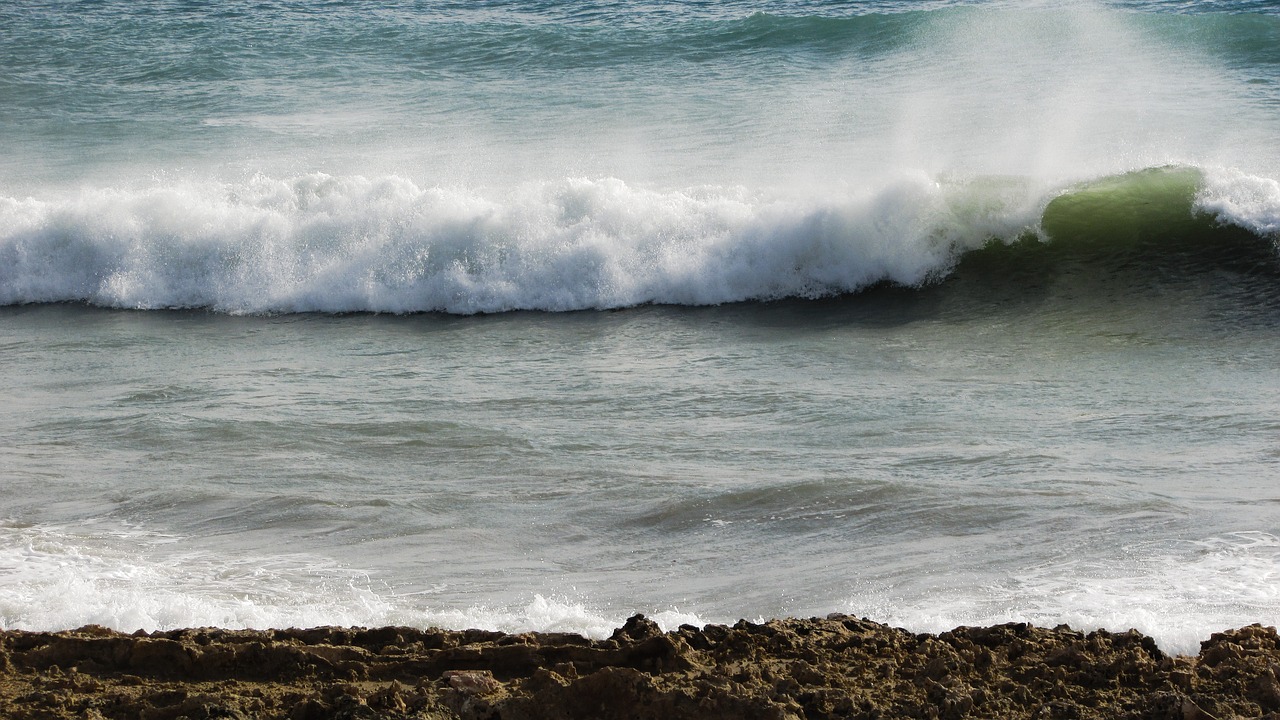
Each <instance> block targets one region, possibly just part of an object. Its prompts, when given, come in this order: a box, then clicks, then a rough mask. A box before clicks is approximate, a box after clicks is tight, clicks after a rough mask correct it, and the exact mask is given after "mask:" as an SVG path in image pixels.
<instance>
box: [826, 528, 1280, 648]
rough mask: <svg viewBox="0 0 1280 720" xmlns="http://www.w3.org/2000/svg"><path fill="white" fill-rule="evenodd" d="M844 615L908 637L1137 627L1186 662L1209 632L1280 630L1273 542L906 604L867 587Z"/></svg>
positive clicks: (1060, 566)
mask: <svg viewBox="0 0 1280 720" xmlns="http://www.w3.org/2000/svg"><path fill="white" fill-rule="evenodd" d="M844 609H845V610H846V611H847V612H850V613H852V614H858V615H867V616H870V617H871V618H873V619H875V620H879V621H881V622H887V623H891V624H894V625H900V626H903V627H906V628H909V629H911V630H913V631H916V632H935V633H936V632H943V631H946V630H949V629H951V628H954V627H957V626H960V625H970V626H973V625H992V624H996V623H1005V622H1029V623H1032V624H1035V625H1040V626H1046V627H1053V626H1056V625H1058V624H1060V623H1066V624H1068V625H1071V626H1072V627H1074V628H1076V629H1078V630H1094V629H1098V628H1106V629H1108V630H1112V631H1120V630H1126V629H1129V628H1136V629H1137V630H1139V631H1141V632H1142V633H1144V634H1146V635H1149V636H1151V637H1152V638H1153V639H1154V640H1155V641H1156V643H1157V644H1159V645H1160V647H1161V648H1162V649H1163V650H1165V651H1166V652H1169V653H1180V654H1191V655H1194V654H1196V653H1198V652H1199V650H1200V642H1201V641H1203V640H1205V639H1207V638H1208V637H1209V635H1210V634H1212V633H1214V632H1219V631H1221V630H1225V629H1228V628H1236V627H1242V626H1244V625H1249V624H1252V623H1258V622H1261V623H1263V624H1266V625H1277V624H1280V537H1277V536H1275V535H1270V534H1267V533H1262V532H1241V533H1235V534H1231V535H1225V536H1221V537H1212V538H1206V539H1203V540H1198V541H1183V542H1161V543H1151V544H1139V545H1135V546H1131V547H1128V548H1125V549H1124V551H1123V553H1122V555H1121V556H1120V557H1118V558H1113V557H1109V558H1099V559H1096V560H1095V559H1079V558H1076V559H1064V560H1063V561H1061V562H1058V563H1053V564H1048V565H1045V566H1042V567H1035V568H1027V569H1025V570H1023V571H1020V572H1017V573H1013V574H1011V575H1010V577H1009V578H1008V579H1007V580H1005V581H1000V582H994V583H989V584H984V585H978V586H973V585H963V584H959V583H953V582H952V581H950V580H948V581H944V582H942V583H940V584H939V585H938V586H936V587H932V588H926V589H924V590H921V589H918V588H917V589H913V590H911V591H910V592H909V594H905V595H904V594H903V593H894V592H893V591H887V590H884V589H880V588H868V589H867V590H866V591H864V592H860V593H858V594H857V595H856V596H855V597H853V598H851V599H850V601H849V602H848V604H847V605H846V607H845V608H844Z"/></svg>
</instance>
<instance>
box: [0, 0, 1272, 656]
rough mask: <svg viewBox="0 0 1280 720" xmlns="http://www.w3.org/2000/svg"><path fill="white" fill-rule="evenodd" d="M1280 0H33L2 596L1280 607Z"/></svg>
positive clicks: (1021, 610)
mask: <svg viewBox="0 0 1280 720" xmlns="http://www.w3.org/2000/svg"><path fill="white" fill-rule="evenodd" d="M1278 242H1280V5H1277V4H1276V3H1273V2H1262V1H1259V0H1220V1H1216V2H1184V1H1182V0H1114V1H1112V2H1088V1H1085V0H1081V1H1080V2H1071V1H1069V0H1063V1H1061V2H1056V1H1046V2H994V1H993V2H942V1H936V2H935V1H928V0H925V1H919V2H916V1H907V0H845V1H840V2H837V1H834V0H796V1H794V2H782V1H780V0H779V1H773V0H728V1H726V2H679V3H677V2H665V1H661V0H658V1H644V0H622V1H621V2H572V3H558V2H549V1H548V0H491V1H487V2H473V1H470V0H468V1H466V2H462V1H449V0H440V1H438V2H434V1H427V0H422V1H417V2H411V1H409V0H400V1H395V0H389V1H387V2H380V3H376V4H375V3H364V2H354V1H347V0H334V1H331V2H320V1H319V0H317V1H315V2H273V1H260V2H248V1H243V0H228V1H227V2H222V3H216V4H210V3H202V2H186V1H183V0H142V1H139V2H135V1H130V2H125V1H124V0H97V1H95V2H78V3H68V2H61V1H57V2H55V1H53V0H20V1H18V2H12V3H5V4H3V5H0V363H3V364H2V365H0V367H2V368H3V372H0V489H2V490H3V492H0V628H4V629H13V628H18V629H31V630H40V629H68V628H75V627H78V626H81V625H85V624H89V623H96V624H100V625H105V626H108V627H112V628H116V629H119V630H124V631H133V630H136V629H139V628H143V629H147V630H155V629H171V628H179V627H190V626H210V625H216V626H223V627H231V628H243V627H254V628H266V627H288V626H316V625H342V626H348V625H363V626H375V625H408V626H418V627H428V626H437V627H444V628H468V627H482V628H490V629H498V630H506V631H526V630H547V631H572V632H580V633H584V634H587V635H591V636H607V634H608V633H609V632H610V630H611V629H612V628H614V627H617V626H619V625H620V624H621V623H622V621H623V620H624V619H625V618H626V617H628V616H629V615H631V614H633V613H644V614H646V615H648V616H650V617H652V618H654V619H655V620H656V621H658V622H659V623H660V624H661V625H662V626H664V627H667V628H673V627H675V626H678V625H680V624H682V623H692V624H698V625H701V624H703V623H710V622H733V621H735V620H736V619H738V618H747V619H751V620H757V619H760V618H772V617H782V616H793V615H794V616H812V615H818V616H822V615H826V614H827V613H831V612H844V613H849V614H853V615H857V616H863V617H868V618H870V619H872V620H876V621H880V622H885V623H890V624H893V625H896V626H900V627H905V628H908V629H911V630H913V631H941V630H946V629H950V628H952V627H955V626H958V625H986V624H992V623H1001V622H1007V621H1019V622H1024V621H1025V622H1032V623H1035V624H1039V625H1046V626H1054V625H1057V624H1059V623H1068V624H1070V625H1072V626H1073V627H1076V628H1079V629H1092V628H1098V627H1105V628H1108V629H1113V630H1124V629H1127V628H1130V627H1133V628H1137V629H1139V630H1141V631H1142V632H1144V633H1147V634H1149V635H1151V636H1152V637H1154V638H1155V639H1156V641H1157V642H1158V643H1159V644H1160V645H1161V647H1162V648H1164V649H1165V650H1166V651H1169V652H1187V653H1194V652H1196V650H1197V649H1198V645H1199V642H1200V641H1201V640H1204V639H1206V638H1207V637H1208V636H1209V634H1210V633H1212V632H1215V631H1219V630H1222V629H1226V628H1230V627H1237V626H1241V625H1245V624H1249V623H1254V622H1261V623H1263V624H1277V622H1278V621H1280V487H1278V486H1277V480H1280V250H1278V245H1277V243H1278Z"/></svg>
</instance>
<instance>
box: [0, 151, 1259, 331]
mask: <svg viewBox="0 0 1280 720" xmlns="http://www.w3.org/2000/svg"><path fill="white" fill-rule="evenodd" d="M1278 233H1280V182H1277V181H1276V180H1274V179H1270V178H1263V177H1256V176H1251V175H1247V174H1244V173H1240V172H1237V171H1233V170H1219V169H1207V170H1206V169H1197V168H1190V167H1165V168H1152V169H1147V170H1142V171H1137V172H1132V173H1127V174H1122V175H1115V176H1108V177H1103V178H1097V179H1094V180H1091V181H1087V182H1082V183H1072V184H1066V185H1058V186H1045V185H1043V184H1040V183H1036V182H1033V181H1031V180H1029V179H1025V178H1016V177H978V178H953V177H943V178H931V177H926V176H923V175H919V176H904V177H902V178H899V179H897V180H895V181H893V182H889V183H886V184H884V185H883V186H881V187H880V188H878V189H875V190H871V191H859V190H855V189H850V188H839V189H832V190H831V191H829V192H826V193H822V194H812V193H810V194H807V195H800V194H795V193H786V192H778V191H763V190H753V189H750V188H745V187H722V186H708V187H695V188H683V189H661V188H652V187H646V186H637V185H631V184H628V183H626V182H624V181H622V180H619V179H615V178H603V179H564V180H558V181H552V182H541V183H529V184H524V185H520V186H518V187H514V188H509V189H503V190H484V189H461V188H450V187H421V186H419V185H417V184H415V183H414V182H413V181H411V180H408V179H405V178H402V177H398V176H383V177H372V178H370V177H362V176H345V177H336V176H329V175H324V174H309V175H303V176H299V177H291V178H271V177H266V176H257V177H254V178H252V179H249V180H248V181H245V182H241V183H212V182H206V183H200V182H187V183H177V184H171V185H166V186H153V187H148V188H141V189H117V188H88V189H83V190H80V191H78V192H76V193H72V194H69V195H66V196H64V197H59V198H53V199H49V198H25V199H19V198H12V197H10V198H0V304H6V305H13V304H22V303H47V302H83V303H88V304H91V305H97V306H103V307H112V308H132V309H163V308H204V309H209V310H213V311H217V312H225V313H233V314H268V313H294V312H328V313H343V312H390V313H409V312H432V311H435V312H447V313H457V314H471V313H493V312H504V311H511V310H543V311H569V310H584V309H606V308H621V307H629V306H635V305H643V304H675V305H714V304H720V303H731V302H742V301H768V300H776V299H781V298H816V297H827V296H835V295H842V294H848V293H856V292H858V291H860V290H864V289H866V288H868V287H871V286H873V285H879V284H895V285H900V286H908V287H918V286H923V285H927V284H930V283H933V282H936V281H938V280H941V279H943V278H945V277H947V276H948V274H949V273H951V272H952V271H953V269H954V268H955V267H956V266H957V264H958V263H960V262H962V261H964V262H971V261H972V260H971V259H972V258H974V257H978V258H982V257H992V256H998V257H1005V256H1007V255H1008V254H1009V253H1011V252H1012V253H1013V257H1014V260H1013V262H1015V263H1016V264H1021V263H1028V262H1029V263H1043V262H1046V261H1048V262H1057V261H1058V260H1057V259H1056V258H1057V256H1058V255H1060V254H1062V253H1074V254H1076V255H1078V254H1080V253H1081V252H1085V253H1086V254H1088V253H1090V252H1092V253H1095V254H1098V255H1100V256H1108V255H1112V254H1115V253H1117V252H1122V253H1125V254H1128V255H1130V256H1131V255H1134V254H1137V255H1139V256H1151V257H1159V256H1161V255H1162V254H1166V253H1170V252H1175V251H1177V252H1180V251H1183V250H1187V249H1197V248H1200V249H1204V248H1210V249H1214V248H1216V249H1217V251H1219V255H1222V260H1223V261H1224V262H1230V259H1231V256H1232V255H1234V254H1243V255H1247V256H1249V257H1250V258H1251V260H1250V262H1251V263H1252V264H1254V265H1256V264H1257V257H1258V256H1259V254H1261V256H1264V257H1266V258H1274V256H1275V248H1274V244H1275V240H1276V237H1277V234H1278ZM1045 248H1049V249H1050V250H1049V251H1048V252H1047V253H1046V250H1045ZM1011 249H1012V250H1011Z"/></svg>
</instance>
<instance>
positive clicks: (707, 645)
mask: <svg viewBox="0 0 1280 720" xmlns="http://www.w3.org/2000/svg"><path fill="white" fill-rule="evenodd" d="M0 716H2V717H4V718H41V719H43V718H90V719H97V718H141V719H142V720H165V719H169V718H173V719H177V718H193V719H194V718H291V719H295V720H311V719H317V718H433V719H437V720H443V719H445V718H466V719H468V720H472V719H474V720H480V719H497V718H502V719H503V720H509V719H514V718H549V719H550V718H555V719H559V718H592V719H596V718H629V719H630V718H636V719H641V718H654V719H659V718H660V719H662V720H678V719H680V718H698V719H699V720H708V719H712V720H715V719H719V718H724V719H726V720H727V719H729V718H732V719H733V720H744V719H751V718H776V719H778V720H791V719H795V720H800V719H802V718H803V719H806V720H812V719H816V718H945V719H950V718H963V717H978V718H1045V719H1047V718H1146V719H1157V718H1159V719H1165V718H1167V719H1168V720H1207V719H1208V718H1221V719H1223V720H1225V719H1226V718H1235V717H1253V718H1256V717H1266V718H1270V719H1272V720H1280V639H1278V638H1277V636H1276V631H1275V628H1270V627H1266V628H1264V627H1261V626H1257V625H1254V626H1250V627H1246V628H1241V629H1239V630H1232V631H1228V632H1223V633H1219V634H1216V635H1214V636H1213V637H1212V638H1210V639H1209V640H1207V641H1205V642H1204V643H1203V644H1202V647H1201V651H1200V654H1199V655H1198V656H1196V657H1189V656H1178V657H1170V656H1167V655H1165V654H1164V653H1162V652H1161V651H1160V649H1159V648H1157V647H1156V644H1155V643H1154V642H1153V641H1152V640H1151V639H1150V638H1148V637H1145V636H1143V635H1142V634H1140V633H1138V632H1136V631H1129V632H1124V633H1111V632H1106V631H1102V630H1099V631H1097V632H1091V633H1088V634H1086V633H1082V632H1077V631H1074V630H1071V629H1070V628H1067V627H1065V626H1062V627H1058V628H1054V629H1052V630H1049V629H1044V628H1038V627H1034V626H1030V625H1024V624H1011V625H998V626H995V627H985V628H968V627H963V628H958V629H956V630H953V631H951V632H946V633H942V634H941V635H928V634H915V633H910V632H907V631H905V630H901V629H896V628H891V627H888V626H885V625H881V624H878V623H875V622H872V621H870V620H859V619H857V618H853V617H847V616H843V615H833V616H831V617H828V618H825V619H818V618H814V619H810V620H775V621H771V622H768V623H765V624H763V625H760V624H754V623H749V622H746V621H742V622H739V623H738V624H736V625H733V626H732V627H726V626H722V625H708V626H707V627H705V628H701V629H699V628H695V627H692V626H688V625H686V626H683V627H681V628H679V629H678V630H675V631H672V632H668V633H663V632H662V631H661V630H660V629H659V628H658V627H657V626H656V625H655V624H654V623H652V622H650V621H649V620H646V619H645V618H644V617H642V616H636V617H633V618H631V619H630V620H628V621H627V623H626V625H625V626H624V627H622V628H620V629H618V630H617V631H616V632H614V633H613V636H612V637H611V638H609V639H608V640H590V639H587V638H584V637H581V636H579V635H572V634H557V633H522V634H505V633H499V632H486V631H479V630H467V631H445V630H416V629H412V628H398V627H387V628H377V629H364V628H317V629H311V630H267V631H248V630H245V631H236V630H218V629H195V630H175V631H169V632H155V633H144V632H138V633H134V634H133V635H125V634H121V633H117V632H113V631H111V630H107V629H105V628H101V627H97V626H88V627H84V628H80V629H79V630H73V631H69V632H56V633H45V632H23V631H9V632H3V633H0Z"/></svg>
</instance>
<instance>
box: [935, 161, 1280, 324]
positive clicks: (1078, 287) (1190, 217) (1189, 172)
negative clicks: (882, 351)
mask: <svg viewBox="0 0 1280 720" xmlns="http://www.w3.org/2000/svg"><path fill="white" fill-rule="evenodd" d="M1202 181H1203V175H1202V173H1201V171H1200V170H1198V169H1196V168H1190V167H1179V166H1170V167H1161V168H1149V169H1145V170H1140V171H1136V172H1131V173H1125V174H1121V175H1114V176H1109V177H1104V178H1100V179H1097V180H1092V181H1088V182H1084V183H1081V184H1078V185H1075V186H1072V187H1070V188H1068V189H1066V190H1065V191H1064V192H1062V193H1061V194H1059V195H1057V196H1056V197H1054V198H1053V199H1052V200H1051V201H1049V202H1048V204H1047V205H1046V207H1045V209H1044V212H1043V215H1042V217H1041V224H1040V234H1039V235H1036V234H1033V233H1026V234H1024V235H1022V236H1021V237H1019V238H1016V239H1014V240H1012V241H1004V240H992V241H990V242H989V243H988V244H987V245H986V246H984V247H982V248H981V249H978V250H975V251H972V252H969V253H967V254H965V255H964V256H963V257H961V258H960V260H959V261H958V263H957V265H956V267H955V268H954V269H953V271H952V272H951V273H950V274H949V275H948V277H947V278H946V279H945V280H944V281H943V282H942V283H940V284H939V285H938V286H937V287H936V288H934V289H925V290H924V291H923V295H925V296H929V295H935V296H939V297H941V298H943V299H945V301H946V302H948V303H950V304H952V305H953V306H955V307H967V308H969V309H973V307H974V306H986V305H990V304H993V303H994V304H1015V305H1018V304H1025V303H1029V302H1031V303H1036V304H1039V303H1042V302H1046V301H1056V302H1059V303H1063V304H1065V305H1075V306H1085V305H1094V306H1096V305H1097V304H1098V303H1101V304H1103V305H1112V306H1116V305H1117V304H1121V303H1132V302H1136V301H1139V300H1140V299H1141V298H1144V297H1145V298H1147V299H1149V300H1153V301H1155V302H1157V303H1158V302H1163V301H1169V302H1173V300H1172V298H1174V297H1180V298H1184V299H1185V298H1190V297H1199V298H1207V297H1213V296H1216V297H1219V298H1228V302H1231V303H1238V304H1241V305H1254V306H1255V307H1258V308H1262V307H1274V306H1276V304H1277V303H1280V252H1278V251H1277V246H1276V242H1275V240H1274V238H1270V237H1264V236H1259V235H1257V234H1255V233H1252V232H1250V231H1248V230H1245V229H1243V228H1241V227H1238V226H1235V225H1230V224H1227V223H1224V222H1222V221H1220V220H1219V219H1218V218H1216V217H1214V216H1213V215H1210V214H1207V213H1204V212H1200V211H1198V210H1197V209H1196V198H1197V195H1198V193H1199V192H1200V191H1201V186H1202ZM1179 302H1181V301H1179Z"/></svg>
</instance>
